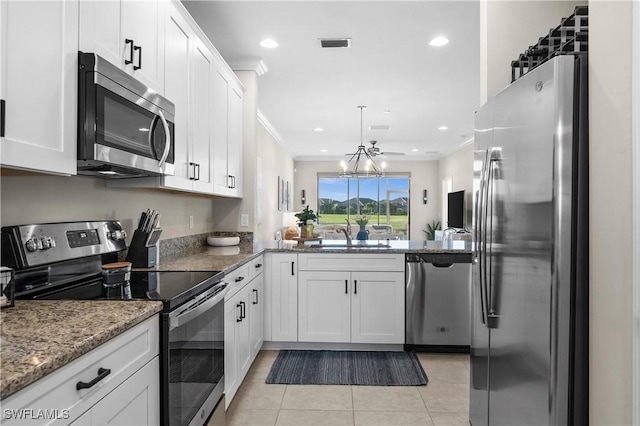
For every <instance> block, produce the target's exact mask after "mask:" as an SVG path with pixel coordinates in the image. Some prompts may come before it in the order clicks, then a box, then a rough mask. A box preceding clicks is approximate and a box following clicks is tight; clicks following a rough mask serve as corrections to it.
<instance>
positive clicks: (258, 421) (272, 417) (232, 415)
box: [225, 408, 278, 426]
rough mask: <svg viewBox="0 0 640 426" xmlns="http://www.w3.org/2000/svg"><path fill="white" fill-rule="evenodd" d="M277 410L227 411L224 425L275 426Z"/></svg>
mask: <svg viewBox="0 0 640 426" xmlns="http://www.w3.org/2000/svg"><path fill="white" fill-rule="evenodd" d="M277 417H278V410H236V409H233V408H232V409H230V410H229V411H227V418H226V423H225V424H226V425H227V426H233V425H255V426H258V425H271V426H273V425H275V424H276V418H277Z"/></svg>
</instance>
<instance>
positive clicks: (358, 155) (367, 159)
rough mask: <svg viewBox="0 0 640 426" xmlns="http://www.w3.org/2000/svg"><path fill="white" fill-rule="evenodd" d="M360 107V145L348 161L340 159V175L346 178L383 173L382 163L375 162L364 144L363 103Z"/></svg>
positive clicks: (373, 175)
mask: <svg viewBox="0 0 640 426" xmlns="http://www.w3.org/2000/svg"><path fill="white" fill-rule="evenodd" d="M358 108H360V145H359V146H358V149H357V150H356V152H355V153H353V154H346V155H350V156H351V158H349V161H346V162H345V161H341V162H340V166H341V167H342V173H340V177H347V178H360V177H380V176H383V175H384V163H383V165H382V166H380V165H378V164H376V162H375V161H374V159H373V157H372V156H371V154H369V152H368V151H367V149H366V148H365V146H364V142H363V132H364V129H363V125H362V111H363V110H364V109H365V108H366V106H364V105H360V106H358Z"/></svg>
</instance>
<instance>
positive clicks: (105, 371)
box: [76, 368, 111, 390]
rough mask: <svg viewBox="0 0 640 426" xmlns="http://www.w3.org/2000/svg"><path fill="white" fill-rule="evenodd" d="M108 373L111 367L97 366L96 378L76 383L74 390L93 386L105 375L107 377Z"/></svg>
mask: <svg viewBox="0 0 640 426" xmlns="http://www.w3.org/2000/svg"><path fill="white" fill-rule="evenodd" d="M109 374H111V369H109V368H98V375H97V376H96V378H95V379H93V380H92V381H90V382H89V383H85V382H78V383H76V390H80V389H89V388H90V387H93V385H95V384H96V383H98V382H99V381H100V380H102V379H104V378H105V377H107V376H108V375H109Z"/></svg>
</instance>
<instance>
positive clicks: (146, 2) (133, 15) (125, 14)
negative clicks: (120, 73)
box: [121, 0, 171, 99]
mask: <svg viewBox="0 0 640 426" xmlns="http://www.w3.org/2000/svg"><path fill="white" fill-rule="evenodd" d="M164 6H165V2H164V1H158V0H151V1H150V0H143V1H141V0H136V1H131V0H124V1H122V16H121V19H122V34H121V42H122V44H123V45H124V39H125V38H129V39H131V40H133V42H134V44H135V46H136V49H135V50H134V55H133V64H128V65H126V67H125V70H126V71H127V72H129V73H130V74H132V75H133V76H135V78H136V79H138V80H140V81H141V82H142V83H144V84H146V85H147V86H149V87H151V88H153V89H155V90H156V91H157V92H159V93H163V90H162V89H163V85H162V82H163V78H162V77H163V76H162V74H163V73H162V70H163V69H164V60H163V59H164V31H163V25H162V21H163V15H164V10H163V9H164ZM126 49H127V52H124V51H123V53H125V54H127V55H128V54H129V52H128V49H129V47H127V48H126ZM169 59H171V58H169ZM136 67H139V68H138V69H135V68H136ZM169 99H171V98H169Z"/></svg>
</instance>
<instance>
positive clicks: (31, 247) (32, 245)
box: [24, 238, 38, 252]
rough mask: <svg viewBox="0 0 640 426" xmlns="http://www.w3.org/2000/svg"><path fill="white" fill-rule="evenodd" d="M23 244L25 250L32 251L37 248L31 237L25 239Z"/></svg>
mask: <svg viewBox="0 0 640 426" xmlns="http://www.w3.org/2000/svg"><path fill="white" fill-rule="evenodd" d="M24 245H25V247H26V248H27V251H31V252H33V251H36V250H38V243H37V242H36V240H34V239H33V238H32V239H30V240H27V242H26V243H24Z"/></svg>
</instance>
